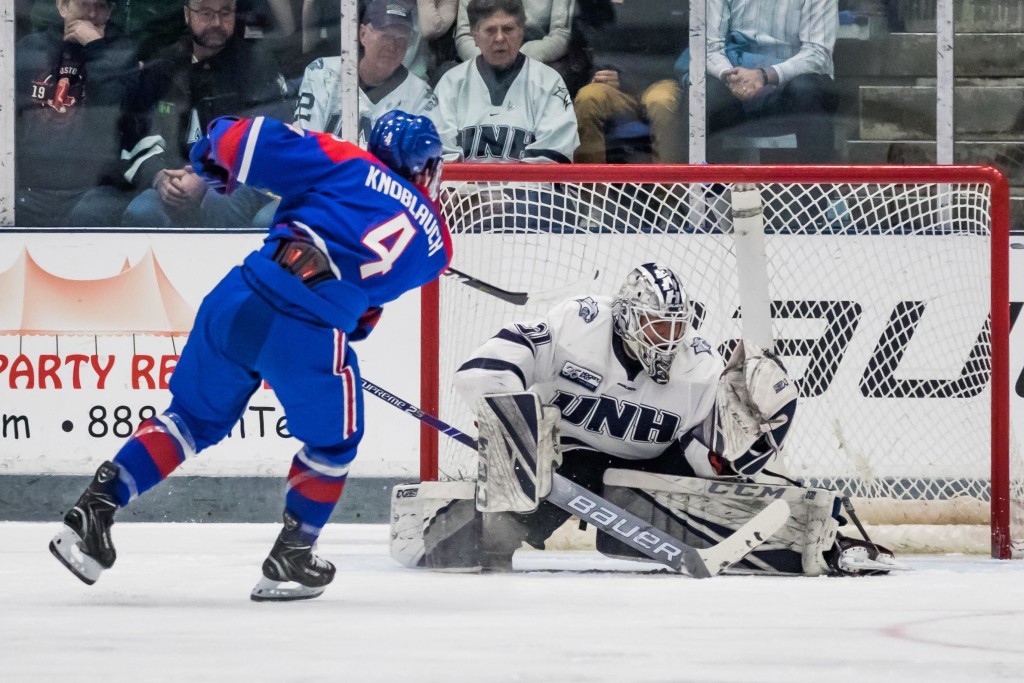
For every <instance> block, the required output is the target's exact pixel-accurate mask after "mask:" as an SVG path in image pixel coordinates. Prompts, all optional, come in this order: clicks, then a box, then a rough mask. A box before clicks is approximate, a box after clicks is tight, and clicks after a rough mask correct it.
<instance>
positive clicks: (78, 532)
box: [50, 462, 118, 586]
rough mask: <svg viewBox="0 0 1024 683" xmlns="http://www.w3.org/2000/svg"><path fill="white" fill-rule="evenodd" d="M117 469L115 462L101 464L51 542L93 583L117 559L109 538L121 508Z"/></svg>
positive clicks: (59, 555)
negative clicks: (115, 516) (117, 495)
mask: <svg viewBox="0 0 1024 683" xmlns="http://www.w3.org/2000/svg"><path fill="white" fill-rule="evenodd" d="M117 472H118V469H117V465H115V464H114V463H112V462H105V463H103V464H102V465H100V467H99V469H98V470H96V475H95V476H94V477H93V479H92V481H91V482H89V486H88V487H87V488H86V489H85V492H83V493H82V496H81V497H80V498H79V499H78V502H77V503H75V507H73V508H71V510H69V511H68V513H67V514H66V515H64V526H63V528H62V529H61V530H60V532H59V533H58V534H57V535H56V536H54V537H53V540H52V541H50V552H51V553H53V556H54V557H56V558H57V559H58V560H60V562H61V564H63V565H64V566H65V567H67V568H68V569H69V570H70V571H71V573H72V574H74V575H75V576H77V577H78V578H79V579H81V580H82V581H84V582H85V583H87V584H89V585H90V586H91V585H92V584H94V583H96V579H98V578H99V577H100V574H101V573H102V572H103V570H104V569H110V568H111V567H112V566H113V565H114V560H116V559H117V553H116V552H115V551H114V544H113V542H112V541H111V540H110V527H111V526H113V524H114V512H116V511H117V507H118V505H117V500H116V498H115V496H114V492H115V490H116V486H117Z"/></svg>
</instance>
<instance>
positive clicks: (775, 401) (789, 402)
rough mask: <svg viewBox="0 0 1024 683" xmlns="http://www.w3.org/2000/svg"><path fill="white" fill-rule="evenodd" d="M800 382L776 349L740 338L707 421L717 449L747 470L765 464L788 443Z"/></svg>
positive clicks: (745, 472) (747, 472) (741, 471)
mask: <svg viewBox="0 0 1024 683" xmlns="http://www.w3.org/2000/svg"><path fill="white" fill-rule="evenodd" d="M796 400H797V388H796V384H795V383H794V382H793V380H791V379H790V378H789V377H788V375H787V374H786V369H785V367H783V365H782V363H781V361H779V359H778V357H777V356H775V354H772V353H770V352H766V351H764V350H762V349H761V348H760V347H758V346H757V345H755V344H753V343H752V342H749V341H740V343H739V345H737V347H736V350H735V351H734V352H733V355H732V358H730V360H729V363H728V364H727V365H726V366H725V370H724V371H723V372H722V376H721V378H720V379H719V382H718V392H717V395H716V397H715V407H714V409H713V410H712V411H711V414H710V415H709V416H708V417H707V419H706V420H705V424H704V434H705V435H706V436H707V438H708V439H710V440H711V441H712V443H711V444H710V447H711V450H713V451H714V452H716V453H718V454H720V455H721V456H722V457H724V458H725V459H726V460H728V461H729V463H730V464H731V465H732V467H733V469H734V470H735V471H736V472H737V473H739V474H743V475H746V476H752V475H754V474H757V473H758V472H760V471H761V470H763V469H764V468H765V467H766V466H767V465H768V464H769V463H770V462H771V461H772V460H773V459H774V458H775V456H776V455H777V453H778V452H779V450H781V448H782V443H783V440H784V439H785V436H786V433H787V432H788V431H789V427H790V424H791V422H792V420H793V416H794V414H795V412H796Z"/></svg>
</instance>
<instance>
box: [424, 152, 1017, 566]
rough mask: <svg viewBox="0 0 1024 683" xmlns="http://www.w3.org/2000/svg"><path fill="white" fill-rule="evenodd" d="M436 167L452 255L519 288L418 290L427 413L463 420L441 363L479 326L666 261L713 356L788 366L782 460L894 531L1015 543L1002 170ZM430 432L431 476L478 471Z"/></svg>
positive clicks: (896, 539) (935, 545) (997, 546)
mask: <svg viewBox="0 0 1024 683" xmlns="http://www.w3.org/2000/svg"><path fill="white" fill-rule="evenodd" d="M445 179H446V184H445V188H444V193H443V196H442V209H443V213H444V215H445V217H446V219H447V221H448V225H449V228H450V230H451V232H452V237H453V243H454V258H453V261H452V266H453V267H454V268H457V269H458V270H460V271H462V272H464V273H467V274H469V275H472V276H474V277H476V278H479V279H480V280H483V281H485V282H486V283H488V284H490V285H493V286H495V287H499V288H501V289H504V290H509V291H512V292H521V293H525V294H526V295H527V301H526V303H525V304H512V303H507V302H505V301H503V300H502V299H500V298H498V297H496V296H493V295H492V294H488V293H485V292H481V291H479V290H478V289H474V288H471V287H468V286H466V285H465V284H464V283H461V282H459V281H457V280H455V279H452V278H442V280H441V281H439V283H437V285H435V286H431V287H430V288H427V289H426V290H425V292H424V307H423V332H424V334H423V339H424V347H423V396H422V397H421V400H422V402H423V404H424V408H425V409H426V410H428V412H436V414H438V416H439V417H440V418H441V419H442V420H444V421H445V422H448V423H449V424H452V425H454V426H456V427H457V428H459V429H461V430H462V431H464V432H467V433H470V434H474V435H475V433H476V432H475V428H474V426H473V415H472V414H471V412H470V410H469V409H468V407H467V406H465V405H463V404H462V402H461V401H460V399H459V397H458V396H457V395H456V394H455V392H454V391H453V389H452V376H453V374H454V372H455V371H456V370H457V369H458V367H459V365H460V364H461V363H462V362H463V361H464V360H465V359H466V358H467V357H468V356H469V355H470V354H471V353H472V352H473V351H474V349H476V347H478V346H479V345H480V344H481V343H483V342H484V341H485V340H486V339H487V338H489V337H490V336H492V335H494V334H495V333H496V332H497V331H498V330H499V329H500V328H501V327H502V326H503V325H505V324H507V323H509V322H512V321H517V322H528V321H531V320H536V319H538V318H539V317H541V316H543V315H544V314H545V313H546V312H547V311H548V310H549V309H550V308H551V307H553V306H554V305H555V304H557V303H558V302H560V301H562V300H564V299H567V298H571V297H581V296H586V295H590V294H595V293H596V294H604V295H611V294H614V293H615V292H616V291H617V290H618V288H619V287H620V285H621V283H622V281H623V279H624V277H625V275H626V273H628V272H629V270H630V269H632V268H633V267H635V266H636V265H638V264H640V263H644V262H648V261H658V262H660V263H664V264H666V265H668V266H670V267H672V268H673V269H674V270H675V271H676V272H677V273H678V274H679V275H680V277H681V279H682V280H683V283H684V286H685V287H686V289H687V291H688V293H689V294H690V297H691V299H692V301H693V302H694V311H695V313H694V322H693V324H694V326H695V327H696V328H697V329H699V331H700V333H701V335H702V336H704V337H705V338H707V339H708V340H709V341H711V342H712V344H718V346H719V349H720V350H721V351H722V353H723V355H725V356H728V354H729V352H730V351H731V349H732V347H733V344H734V343H735V340H737V339H739V338H749V339H752V340H754V341H756V342H758V343H760V344H762V345H773V346H774V348H775V350H776V351H777V352H779V353H780V354H781V355H782V356H783V359H784V361H785V362H786V365H787V367H788V369H789V371H790V374H791V375H792V376H793V377H794V378H797V384H798V387H799V391H800V397H801V398H800V403H799V408H798V413H797V418H796V420H795V421H794V425H793V427H792V429H791V431H790V435H789V437H788V440H787V442H786V447H785V451H784V453H783V457H782V468H783V470H784V471H785V472H786V473H787V474H788V475H789V476H791V477H795V478H799V479H801V480H803V481H806V482H808V483H813V484H814V485H817V486H824V487H830V488H839V489H841V490H843V491H844V492H846V493H847V494H849V495H850V496H851V497H853V499H854V502H855V504H856V505H857V509H858V512H859V514H860V516H861V518H862V519H863V520H865V521H866V522H868V523H869V524H870V525H871V527H870V528H871V529H872V530H873V532H877V533H881V534H883V535H882V536H881V537H879V538H878V539H876V540H878V541H880V542H883V543H886V542H888V543H891V544H893V545H895V546H897V548H899V549H903V550H906V549H915V550H920V551H940V550H959V551H985V552H987V551H989V549H991V551H992V553H993V554H994V555H995V556H999V557H1008V556H1010V555H1011V554H1021V553H1024V544H1022V543H1021V541H1022V539H1024V535H1022V531H1024V522H1022V516H1024V466H1022V458H1021V450H1020V445H1019V443H1018V442H1017V441H1016V440H1015V439H1014V438H1013V436H1012V435H1011V433H1010V423H1009V407H1008V406H1009V396H1010V390H1009V368H1008V338H1009V300H1008V291H1007V288H1008V256H1007V254H1008V252H1007V249H1008V227H1007V223H1008V218H1007V212H1008V208H1007V207H1008V197H1007V188H1006V182H1005V180H1004V179H1003V177H1002V176H1000V175H999V174H998V173H997V172H995V171H993V170H992V169H989V168H980V167H954V166H947V167H802V168H801V167H782V166H762V167H740V166H734V167H724V166H719V167H714V166H701V167H685V166H677V167H653V166H652V167H636V166H632V167H625V166H621V167H611V166H580V165H574V166H556V165H497V164H495V165H472V166H471V165H463V166H457V167H454V168H449V169H446V172H445ZM422 450H423V454H424V456H423V457H424V460H423V467H422V476H423V478H424V479H434V478H439V479H442V480H444V479H459V478H464V477H471V476H473V475H474V473H475V471H476V461H475V454H474V453H473V452H472V451H470V450H469V449H467V448H466V447H465V446H463V445H461V444H458V443H456V442H454V441H452V440H450V439H447V438H444V437H442V438H441V440H440V441H438V439H437V435H436V434H434V433H432V432H430V431H429V430H425V431H424V440H423V445H422Z"/></svg>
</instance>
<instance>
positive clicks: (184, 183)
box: [175, 166, 210, 202]
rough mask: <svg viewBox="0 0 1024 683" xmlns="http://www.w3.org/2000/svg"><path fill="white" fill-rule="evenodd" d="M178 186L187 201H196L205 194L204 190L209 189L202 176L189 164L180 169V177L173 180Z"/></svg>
mask: <svg viewBox="0 0 1024 683" xmlns="http://www.w3.org/2000/svg"><path fill="white" fill-rule="evenodd" d="M175 182H176V183H177V185H178V187H179V188H180V189H181V191H182V192H184V193H185V194H186V195H187V196H188V198H189V201H193V202H198V201H199V200H201V199H202V198H203V197H204V196H205V195H206V191H207V190H208V189H210V186H209V185H207V184H206V181H205V180H203V177H202V176H201V175H199V174H198V173H196V172H195V171H193V170H192V167H191V166H186V167H185V168H184V169H183V170H182V174H181V177H180V178H178V179H177V180H176V181H175Z"/></svg>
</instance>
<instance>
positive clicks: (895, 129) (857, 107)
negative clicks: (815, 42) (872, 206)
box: [834, 0, 1024, 229]
mask: <svg viewBox="0 0 1024 683" xmlns="http://www.w3.org/2000/svg"><path fill="white" fill-rule="evenodd" d="M855 4H857V3H855ZM860 4H861V8H860V9H861V11H862V12H865V13H868V14H877V13H878V12H879V11H881V9H880V6H881V3H879V2H870V1H868V0H865V1H864V2H860ZM887 5H888V6H887V7H886V8H885V12H886V13H887V16H886V20H887V22H888V25H889V27H890V28H891V27H897V28H901V29H904V32H893V33H888V34H884V33H883V34H881V35H877V34H876V35H872V36H870V38H869V39H868V40H842V39H841V40H838V41H837V43H836V49H835V52H834V58H835V64H836V81H837V85H838V86H839V88H840V92H841V102H842V103H843V105H841V106H842V107H843V108H841V113H842V114H844V116H843V117H842V119H841V122H845V131H844V132H845V140H846V142H845V150H844V156H845V158H847V159H849V161H850V162H851V163H858V164H861V163H866V164H882V163H906V164H911V163H934V162H935V160H936V152H935V128H936V114H935V101H936V100H935V98H936V91H935V76H936V66H935V33H934V29H935V0H896V1H895V2H889V3H887ZM954 10H955V16H956V19H955V22H954V27H955V31H956V35H955V47H954V49H955V64H954V78H955V92H954V103H953V107H954V109H953V112H954V113H953V117H954V128H955V131H956V140H955V143H954V160H955V161H956V163H965V164H992V165H994V166H996V167H997V168H999V169H1000V170H1001V171H1002V172H1003V173H1004V174H1006V176H1007V177H1008V179H1009V181H1010V185H1011V187H1012V194H1013V195H1014V199H1013V200H1012V201H1011V226H1012V227H1014V228H1018V229H1024V58H1022V55H1024V2H1020V1H1019V0H1014V1H1012V2H1011V1H1008V0H960V1H959V2H957V3H956V4H955V7H954Z"/></svg>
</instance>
